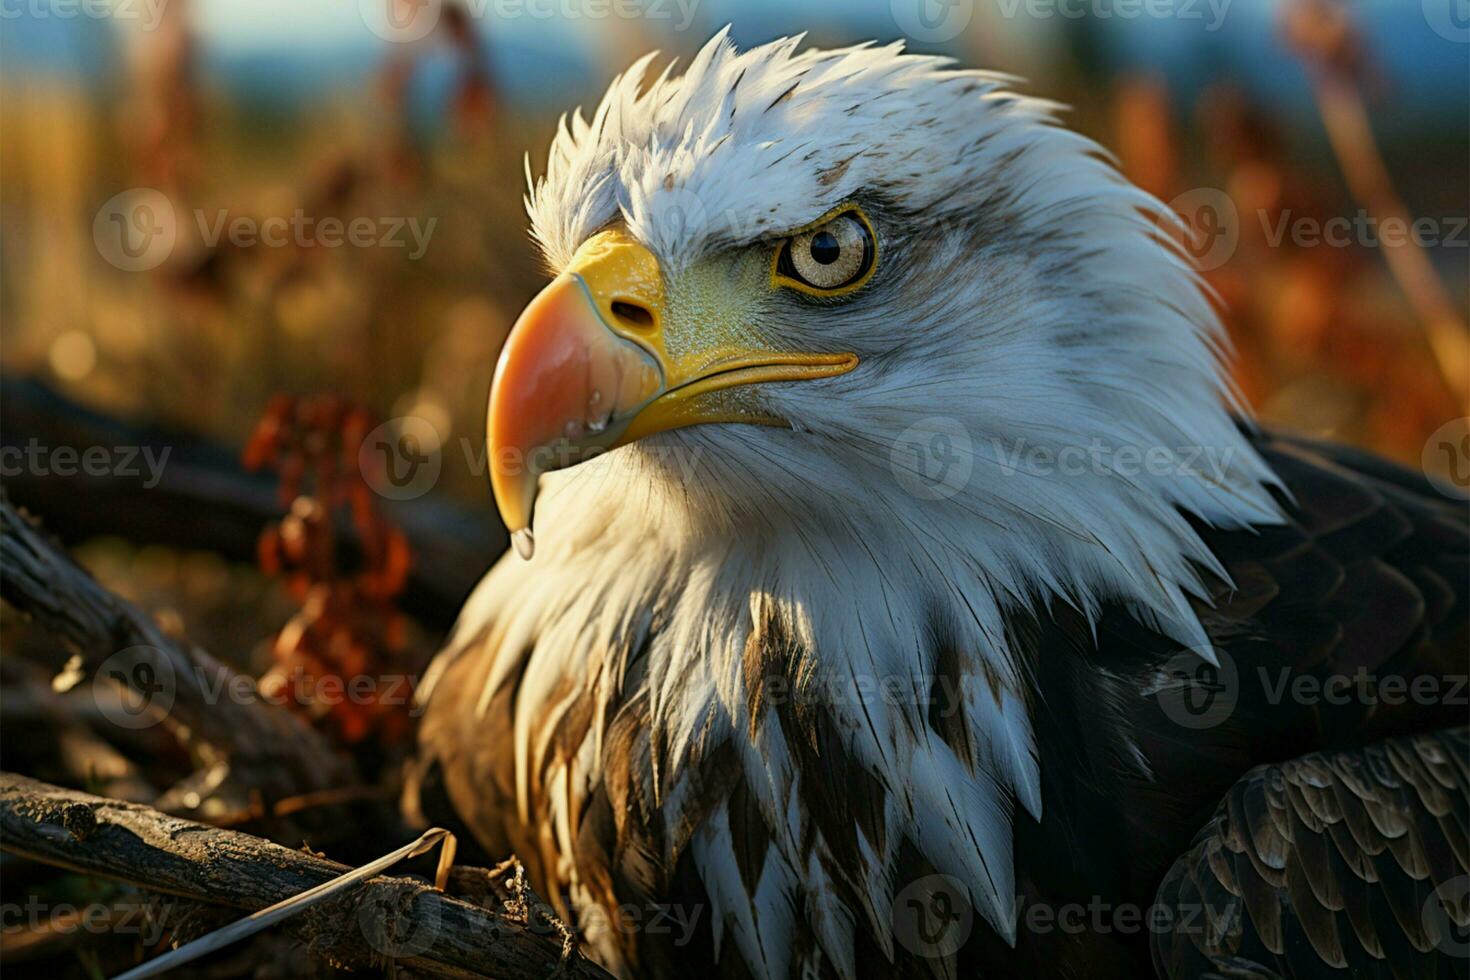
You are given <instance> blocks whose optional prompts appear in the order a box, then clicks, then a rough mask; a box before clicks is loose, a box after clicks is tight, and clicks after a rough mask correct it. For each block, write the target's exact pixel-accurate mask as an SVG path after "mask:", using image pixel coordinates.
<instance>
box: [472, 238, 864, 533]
mask: <svg viewBox="0 0 1470 980" xmlns="http://www.w3.org/2000/svg"><path fill="white" fill-rule="evenodd" d="M666 326H667V316H666V309H665V303H664V285H663V276H662V274H661V272H660V270H659V266H658V260H657V259H655V258H654V256H653V253H651V252H650V251H649V250H648V249H646V248H644V247H643V246H642V245H640V244H638V243H637V242H636V241H634V240H633V239H632V238H631V237H629V236H628V235H627V234H626V233H624V232H621V231H605V232H602V233H600V234H598V235H595V236H593V237H592V238H590V239H589V240H588V241H587V242H586V243H585V244H584V245H583V246H582V247H581V248H580V249H579V250H578V251H577V254H576V255H575V256H573V257H572V261H571V264H570V265H568V267H567V269H566V271H565V272H563V273H562V274H561V275H559V276H557V277H556V278H555V279H553V280H552V281H551V283H550V284H549V285H548V286H547V287H546V288H545V289H543V290H542V291H541V292H540V294H538V295H537V296H536V298H535V299H533V300H531V302H530V304H529V305H528V306H527V307H526V309H525V310H524V311H523V312H522V313H521V315H520V317H519V319H517V320H516V323H515V326H514V327H512V328H511V332H510V335H509V337H507V338H506V341H505V347H504V348H503V349H502V350H501V353H500V361H499V363H498V364H496V366H495V380H494V382H493V383H492V386H491V389H490V408H489V418H488V425H487V438H488V440H489V450H490V457H489V458H490V482H491V487H492V489H493V490H494V492H495V502H496V504H497V505H498V506H499V508H500V516H501V517H502V518H503V519H504V520H505V525H506V527H507V528H509V529H510V531H511V532H512V534H513V535H515V538H516V542H517V549H518V550H520V551H521V553H522V555H523V556H528V553H529V541H530V538H529V528H530V526H531V517H532V512H533V508H534V506H535V500H536V486H537V482H538V481H539V479H540V477H541V474H543V473H546V472H549V471H551V470H555V469H560V468H562V467H564V466H571V465H573V464H574V463H578V462H581V461H582V460H584V459H587V458H589V457H591V456H593V455H596V454H597V453H599V452H602V451H606V450H608V449H613V448H616V447H618V446H622V445H626V444H627V443H630V442H633V441H634V440H637V439H641V438H643V437H644V436H647V435H651V434H653V433H655V432H663V431H666V430H668V429H676V428H680V427H683V426H687V425H697V424H699V423H702V422H733V421H741V422H764V423H768V424H777V425H784V424H786V423H785V422H784V421H783V420H780V419H771V418H759V417H753V416H751V415H748V414H739V415H736V414H733V413H731V412H729V411H721V410H718V409H715V408H712V407H710V405H709V400H708V399H701V398H700V396H702V395H706V394H708V393H710V392H714V391H720V390H722V389H725V388H731V387H735V386H737V385H750V384H756V383H759V382H765V381H801V380H807V379H812V378H827V377H832V376H834V375H838V374H845V373H846V372H848V371H851V370H852V369H853V368H854V367H856V366H857V363H858V359H857V357H856V356H855V355H853V354H792V353H785V352H775V351H765V350H757V349H752V348H750V347H745V346H741V345H739V344H738V343H734V342H731V341H729V340H727V339H726V338H724V337H723V336H721V334H722V331H719V330H716V331H714V334H715V342H714V343H713V345H711V346H710V347H709V348H708V349H704V350H698V351H690V352H687V353H684V354H683V355H681V356H679V357H671V356H670V354H669V348H668V345H667V343H666V340H667V338H666V334H665V328H666ZM731 332H732V333H733V331H731ZM517 532H520V533H517Z"/></svg>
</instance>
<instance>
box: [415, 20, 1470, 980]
mask: <svg viewBox="0 0 1470 980" xmlns="http://www.w3.org/2000/svg"><path fill="white" fill-rule="evenodd" d="M651 60H652V56H649V57H647V58H644V59H642V60H640V61H639V62H637V63H636V64H635V65H633V67H632V68H631V69H630V70H629V71H628V72H627V73H626V74H624V75H622V76H620V77H619V78H617V79H616V80H615V81H614V82H613V83H612V86H611V88H610V89H609V90H608V92H607V95H606V97H605V98H604V99H603V100H602V102H601V104H600V105H599V106H598V108H597V110H596V112H595V113H593V115H592V117H591V119H590V120H589V119H586V118H584V117H583V116H582V114H581V113H580V112H578V113H576V114H574V115H572V116H571V117H570V119H569V120H568V119H566V118H564V119H563V120H562V123H561V125H560V127H559V130H558V132H557V134H556V137H555V140H554V142H553V144H552V146H551V151H550V157H549V159H548V161H547V163H546V167H545V173H544V175H543V176H541V177H539V178H537V179H532V180H531V186H530V190H529V194H528V196H527V207H528V210H529V212H530V217H531V227H532V233H533V236H534V238H535V240H536V242H537V243H538V244H539V247H540V249H541V250H542V252H543V253H544V255H545V258H546V261H547V263H548V265H549V267H550V269H551V272H552V274H553V276H554V278H552V279H551V281H550V284H549V285H547V286H546V287H545V289H544V290H543V291H542V292H541V293H540V294H539V295H538V296H536V297H535V299H534V300H532V302H531V303H530V305H529V306H528V307H527V308H526V309H525V311H524V312H523V314H522V315H521V316H520V318H519V320H518V321H517V322H516V324H515V326H514V328H513V329H512V330H511V332H510V334H509V337H508V339H507V341H506V343H505V346H504V349H503V352H502V354H501V357H500V361H499V364H498V366H497V368H496V371H495V377H494V382H493V386H492V389H491V395H490V405H489V416H488V440H489V449H490V457H489V458H490V462H491V475H492V484H493V491H494V495H495V499H496V501H497V503H498V506H499V509H500V512H501V515H502V516H503V518H504V520H505V522H506V524H507V526H508V527H509V528H510V530H511V531H512V532H514V537H515V541H516V545H517V547H516V550H517V551H518V552H519V553H520V556H519V557H517V556H516V555H509V554H508V555H507V556H506V557H504V558H502V559H501V560H500V561H499V563H497V564H496V565H495V566H494V567H493V568H492V569H491V571H490V572H489V573H488V574H487V575H486V577H485V578H484V580H483V582H482V583H481V584H480V586H479V587H478V588H477V589H476V590H475V592H474V594H473V595H472V596H471V597H470V599H469V600H468V602H467V604H466V605H465V607H464V610H463V612H462V614H461V617H460V620H459V622H458V624H457V626H456V628H455V630H454V632H453V635H452V637H451V639H450V641H449V643H448V645H447V648H446V649H445V650H444V651H443V652H442V653H441V654H440V655H439V657H438V658H437V660H436V662H435V664H434V665H433V667H432V669H431V671H430V675H429V676H428V677H426V679H425V683H424V685H423V696H424V698H425V701H426V707H425V716H424V722H423V725H422V730H421V736H420V738H421V750H422V751H421V758H420V769H419V772H418V776H417V783H416V785H415V789H416V792H417V793H418V795H419V799H420V800H421V801H423V805H424V806H426V807H429V806H431V805H433V804H436V803H437V804H447V805H448V806H450V807H452V809H453V811H454V812H455V813H457V815H458V817H459V818H460V819H461V820H462V822H463V826H465V827H467V828H469V830H471V831H472V832H473V833H474V834H475V835H476V837H477V838H478V840H479V842H480V843H482V844H483V845H484V847H485V848H486V849H487V850H489V851H490V852H492V853H507V852H514V853H515V854H516V855H517V856H519V858H520V859H521V860H522V861H523V862H524V864H525V866H526V868H527V869H528V871H529V874H530V876H531V879H532V881H533V882H534V883H535V884H536V885H537V886H538V887H539V889H540V890H541V891H542V892H543V893H544V894H546V895H547V896H548V897H549V899H550V900H551V901H552V902H553V904H554V905H555V906H556V908H557V909H558V911H559V912H560V913H561V914H562V915H563V916H564V917H565V918H566V920H567V921H568V922H569V923H570V924H572V926H573V927H574V928H575V929H576V930H577V931H578V934H579V936H580V938H581V939H582V941H583V943H584V944H585V947H586V948H587V949H588V950H590V952H591V954H592V955H593V956H595V957H596V958H597V959H598V960H599V961H600V962H602V963H603V964H605V965H606V966H607V967H608V968H609V969H611V970H613V971H614V972H615V973H618V974H620V975H626V976H658V977H664V976H668V977H687V976H690V975H692V971H694V970H701V971H706V972H712V973H714V974H718V975H720V976H732V977H755V978H772V980H784V978H796V977H831V978H841V980H855V978H860V977H887V976H924V977H927V976H949V977H954V976H986V977H1032V976H1122V977H1138V976H1143V975H1147V974H1149V973H1156V974H1157V975H1159V976H1164V977H1196V976H1201V975H1219V976H1232V977H1235V976H1239V977H1245V976H1251V977H1258V976H1259V977H1269V976H1282V977H1288V976H1289V977H1305V976H1312V977H1317V976H1334V977H1336V976H1347V975H1352V976H1365V977H1366V976H1373V977H1390V976H1393V977H1404V976H1449V975H1451V974H1452V973H1454V972H1455V971H1456V970H1458V971H1459V975H1464V969H1465V966H1466V962H1467V961H1466V960H1465V959H1463V958H1457V957H1459V956H1463V954H1464V953H1465V951H1466V948H1467V947H1466V936H1465V929H1466V927H1467V925H1470V922H1467V917H1470V912H1467V906H1466V894H1467V891H1470V888H1467V885H1470V878H1467V877H1466V875H1467V866H1470V856H1467V844H1466V822H1467V806H1470V791H1467V786H1470V761H1467V735H1466V729H1465V727H1464V726H1465V722H1466V711H1465V707H1464V704H1465V700H1464V698H1465V692H1464V689H1463V678H1464V674H1465V668H1466V665H1465V659H1466V646H1467V636H1470V634H1467V620H1466V609H1467V579H1470V564H1467V542H1470V535H1467V520H1466V517H1467V513H1466V507H1465V505H1464V503H1463V502H1455V501H1451V500H1448V499H1446V498H1445V497H1443V496H1442V495H1439V494H1437V493H1436V492H1435V490H1434V489H1433V488H1432V487H1431V485H1430V484H1429V483H1428V482H1427V481H1425V480H1424V479H1423V478H1422V477H1420V476H1418V475H1417V474H1410V473H1408V472H1406V471H1401V470H1399V469H1396V468H1395V467H1393V466H1391V465H1389V464H1386V463H1384V462H1381V461H1379V460H1376V459H1373V458H1370V457H1367V456H1365V455H1361V454H1356V453H1353V452H1351V451H1348V450H1346V449H1342V448H1335V447H1331V446H1327V445H1320V444H1316V443H1313V442H1308V441H1304V440H1302V439H1297V438H1290V437H1286V436H1281V435H1275V434H1272V433H1270V432H1267V431H1264V430H1262V429H1260V428H1258V427H1255V426H1253V425H1251V424H1250V423H1248V422H1245V421H1243V420H1242V419H1241V415H1240V410H1239V406H1238V402H1237V399H1236V397H1235V395H1234V393H1233V392H1232V390H1231V388H1230V386H1229V384H1228V382H1227V381H1226V380H1225V379H1224V376H1223V373H1222V369H1221V359H1222V356H1223V347H1224V344H1223V340H1222V333H1221V328H1220V324H1219V322H1218V320H1217V316H1216V313H1215V312H1214V309H1213V307H1212V305H1211V301H1210V298H1209V296H1208V295H1207V291H1206V290H1205V289H1204V288H1203V287H1202V284H1201V282H1200V280H1199V279H1198V277H1197V276H1196V274H1195V273H1194V272H1193V271H1192V269H1191V266H1190V263H1189V262H1188V260H1187V259H1186V258H1185V257H1184V255H1183V254H1182V253H1181V251H1180V250H1179V249H1178V248H1177V247H1176V246H1175V245H1174V244H1172V242H1173V238H1172V237H1171V236H1170V235H1169V234H1168V233H1167V226H1168V224H1169V222H1170V221H1171V220H1172V219H1171V218H1170V217H1169V215H1168V213H1167V211H1166V210H1165V209H1164V208H1163V206H1162V205H1160V203H1159V202H1158V201H1156V200H1155V199H1154V198H1152V197H1151V196H1149V195H1147V194H1145V193H1143V192H1142V191H1140V190H1139V189H1137V188H1136V187H1134V186H1132V185H1130V184H1129V183H1128V182H1127V181H1126V180H1125V179H1123V178H1122V177H1121V176H1120V175H1119V174H1118V172H1117V171H1116V170H1115V169H1114V168H1113V167H1112V166H1111V164H1110V163H1109V161H1108V158H1107V156H1106V154H1105V153H1104V152H1103V151H1102V150H1101V149H1100V148H1099V147H1098V146H1097V145H1095V144H1094V143H1092V142H1090V141H1089V140H1087V139H1085V138H1083V137H1081V136H1079V135H1076V134H1074V133H1072V132H1069V131H1067V130H1066V129H1064V128H1062V127H1061V126H1059V125H1057V124H1056V122H1055V121H1054V117H1055V114H1056V111H1057V106H1055V105H1053V104H1050V103H1047V102H1044V101H1040V100H1037V99H1034V98H1027V97H1023V96H1020V95H1017V94H1014V93H1013V92H1012V91H1010V90H1008V88H1007V85H1008V79H1006V78H1003V77H1001V76H998V75H995V74H992V73H987V72H981V71H969V70H960V69H958V68H956V67H954V66H953V65H952V64H951V63H950V62H949V61H948V60H946V59H941V58H936V57H928V56H920V55H914V54H908V53H905V52H903V51H902V49H901V47H900V46H899V45H892V46H887V47H877V46H870V45H864V46H859V47H854V48H848V49H844V50H832V51H822V50H803V49H802V48H801V39H800V38H787V39H783V40H778V41H776V42H774V43H771V44H767V45H765V46H762V47H757V48H754V49H751V50H747V51H744V52H740V51H737V50H736V49H735V47H734V46H733V45H732V43H731V42H730V41H729V39H728V38H727V36H726V34H725V33H721V34H719V35H718V36H716V37H715V38H714V39H712V40H711V41H710V42H709V43H708V44H707V45H706V46H704V47H703V48H702V50H701V51H700V52H699V53H698V55H697V56H696V57H695V58H694V59H693V60H692V62H690V63H689V64H688V66H687V68H686V69H685V70H684V71H683V73H682V74H676V73H675V72H674V71H673V70H672V67H673V66H670V68H668V69H665V70H664V71H663V72H662V73H661V74H659V75H658V76H657V77H652V76H650V75H649V74H648V68H649V65H650V62H651ZM527 169H528V179H530V175H529V169H530V167H529V164H528V168H527ZM533 517H534V534H535V537H534V539H533V538H532V537H531V533H532V524H533ZM533 545H534V547H533ZM1457 682H1458V686H1457ZM1436 971H1438V972H1436Z"/></svg>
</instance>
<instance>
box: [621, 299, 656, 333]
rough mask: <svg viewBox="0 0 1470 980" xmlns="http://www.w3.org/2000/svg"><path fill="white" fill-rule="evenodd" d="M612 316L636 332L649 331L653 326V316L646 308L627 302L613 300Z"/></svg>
mask: <svg viewBox="0 0 1470 980" xmlns="http://www.w3.org/2000/svg"><path fill="white" fill-rule="evenodd" d="M612 315H613V316H615V317H617V318H618V319H619V320H621V321H622V322H623V323H625V324H627V325H628V326H630V327H632V328H634V329H636V330H647V329H649V328H650V327H652V326H653V314H652V313H650V312H649V310H648V308H647V307H646V306H640V305H639V304H637V303H629V302H627V301H626V300H621V299H616V300H613V303H612Z"/></svg>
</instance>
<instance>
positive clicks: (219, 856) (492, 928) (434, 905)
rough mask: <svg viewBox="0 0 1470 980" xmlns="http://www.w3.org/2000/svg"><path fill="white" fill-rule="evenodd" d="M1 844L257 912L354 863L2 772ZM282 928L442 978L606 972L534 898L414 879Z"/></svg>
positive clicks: (358, 894)
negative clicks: (479, 893) (495, 900)
mask: <svg viewBox="0 0 1470 980" xmlns="http://www.w3.org/2000/svg"><path fill="white" fill-rule="evenodd" d="M0 849H3V850H5V851H6V852H9V853H13V854H19V855H23V856H25V857H29V858H32V859H34V860H37V861H42V862H45V863H48V864H53V865H57V866H60V867H65V868H70V869H72V870H75V871H79V872H83V873H87V874H96V875H100V876H103V877H106V878H113V879H116V880H120V881H125V882H130V883H132V884H134V885H137V886H139V887H142V888H146V889H149V890H150V891H157V892H162V893H164V894H168V895H175V896H179V897H182V898H186V899H190V900H193V901H198V902H203V903H208V904H211V905H216V906H226V907H229V908H233V909H240V910H245V911H250V912H253V911H256V910H259V909H262V908H265V907H267V906H269V905H272V904H274V903H276V902H279V901H281V900H282V899H285V898H288V897H290V896H292V895H295V894H298V893H300V892H303V891H305V890H307V889H308V888H314V887H316V886H318V885H321V884H323V883H324V882H327V881H329V880H331V879H333V878H336V877H338V876H340V875H342V874H345V873H346V872H348V871H349V870H351V869H350V868H348V867H346V866H344V865H340V864H337V863H336V862H333V861H328V860H326V859H324V858H320V857H316V856H315V855H312V854H309V853H303V852H300V851H293V850H291V849H289V848H286V847H282V846H281V845H279V844H274V843H272V842H270V841H268V840H264V839H262V838H259V837H253V836H251V835H249V834H242V833H239V832H237V831H231V830H223V829H220V828H217V827H210V826H208V825H205V824H198V823H193V822H192V821H188V820H181V819H179V818H176V817H171V816H168V815H167V814H164V813H160V812H159V811H157V810H153V809H150V808H149V807H145V806H141V805H138V804H133V803H124V802H121V801H117V800H107V799H103V798H101V797H96V796H89V795H87V794H85V793H78V792H74V791H72V790H67V789H61V788H59V787H56V786H51V785H48V784H46V783H41V782H37V781H35V780H32V779H28V778H26V777H24V776H17V775H13V774H10V773H0ZM283 928H285V929H287V930H288V931H289V932H290V933H291V934H292V935H293V936H294V937H295V938H297V939H300V940H301V941H303V942H305V943H308V944H309V945H310V947H311V949H312V950H313V952H315V953H317V954H319V955H322V956H324V957H326V958H327V959H329V960H332V961H334V962H337V963H340V964H342V965H344V966H349V967H368V966H375V965H380V964H381V963H383V962H384V961H385V960H393V961H395V962H396V963H398V964H400V965H402V966H405V967H410V968H413V969H416V970H419V971H422V972H424V973H428V974H432V975H436V976H448V977H464V976H492V977H499V978H506V980H532V978H535V980H542V978H545V977H547V976H549V975H551V974H552V973H553V972H555V973H557V975H559V976H563V977H570V978H574V980H608V978H609V974H607V973H606V972H605V971H603V970H602V969H601V968H600V967H598V966H597V965H596V964H594V963H592V962H591V961H589V960H587V959H586V958H585V957H583V956H582V955H581V953H580V952H579V951H577V950H576V949H575V947H573V946H571V944H570V943H569V941H568V940H567V939H566V937H565V936H564V935H563V933H562V932H561V931H560V930H559V929H557V928H556V927H555V924H554V923H551V922H548V921H547V920H545V919H544V918H543V917H542V916H540V915H538V914H537V913H536V911H535V909H534V907H533V906H532V905H531V904H530V903H527V902H522V903H520V907H519V908H506V909H504V910H498V909H488V908H482V907H480V906H477V905H472V904H470V903H469V902H465V901H461V900H459V899H456V898H452V897H450V896H449V895H446V894H444V893H443V892H439V891H436V890H434V889H433V888H431V887H429V886H428V885H426V884H425V883H423V882H421V881H418V880H417V879H413V878H407V877H396V876H394V877H390V876H382V877H378V878H373V879H371V880H370V881H368V882H366V883H365V884H363V885H361V886H360V887H358V888H357V889H355V890H354V891H352V892H350V893H348V894H345V895H343V896H341V897H340V898H334V899H332V900H329V901H326V902H323V903H322V904H320V905H317V906H313V907H312V908H310V909H308V910H306V911H305V912H303V913H301V915H300V916H298V917H297V918H294V919H291V920H288V921H287V922H286V923H284V924H283Z"/></svg>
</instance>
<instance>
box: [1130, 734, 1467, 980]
mask: <svg viewBox="0 0 1470 980" xmlns="http://www.w3.org/2000/svg"><path fill="white" fill-rule="evenodd" d="M1467 759H1470V734H1467V730H1466V729H1464V728H1458V729H1449V730H1446V731H1442V732H1432V733H1425V734H1419V735H1411V736H1405V737H1402V738H1395V739H1387V740H1385V741H1382V742H1376V743H1374V744H1372V745H1368V746H1364V747H1362V748H1356V749H1347V750H1343V751H1340V752H1331V753H1312V754H1309V755H1306V756H1303V757H1301V758H1299V759H1293V760H1291V761H1289V762H1284V763H1281V764H1279V765H1269V766H1261V767H1260V768H1257V769H1254V770H1252V771H1251V772H1250V773H1249V774H1247V775H1246V776H1245V778H1243V779H1241V780H1240V781H1239V782H1237V783H1236V784H1235V785H1234V786H1233V787H1231V789H1230V792H1229V793H1228V794H1227V795H1226V798H1225V800H1224V802H1222V803H1221V804H1220V806H1219V808H1218V809H1217V810H1216V811H1215V815H1214V817H1213V818H1212V819H1211V820H1210V821H1209V822H1208V823H1207V824H1206V825H1205V827H1204V829H1203V830H1202V831H1201V832H1200V834H1199V835H1198V837H1197V838H1196V839H1195V842H1194V845H1193V846H1192V847H1191V848H1190V849H1189V850H1188V851H1187V852H1186V853H1185V854H1184V856H1183V857H1181V858H1180V859H1179V860H1178V861H1176V862H1175V863H1174V866H1173V867H1172V868H1170V870H1169V872H1168V874H1167V875H1166V876H1165V878H1164V882H1163V884H1162V885H1161V886H1160V888H1159V894H1158V902H1159V904H1160V905H1161V906H1163V907H1165V908H1168V909H1171V910H1172V911H1173V920H1174V921H1175V922H1179V923H1188V922H1193V923H1201V922H1204V921H1210V922H1219V923H1224V924H1225V925H1224V928H1222V929H1219V930H1212V929H1208V928H1185V927H1180V928H1176V929H1171V930H1163V931H1158V932H1156V933H1155V934H1154V937H1153V952H1154V965H1155V968H1156V969H1157V971H1158V973H1159V975H1160V976H1161V977H1165V978H1169V980H1176V978H1191V980H1192V978H1196V977H1203V976H1210V975H1214V974H1218V975H1228V973H1227V970H1226V968H1227V966H1228V967H1229V968H1230V969H1238V968H1240V967H1241V966H1242V965H1247V964H1248V965H1250V967H1251V968H1252V969H1254V970H1256V971H1257V973H1258V974H1259V975H1262V976H1279V977H1283V978H1306V977H1347V976H1353V977H1384V978H1395V980H1408V978H1421V977H1450V976H1465V975H1466V972H1467V970H1470V959H1467V957H1470V905H1467V903H1466V901H1465V899H1466V896H1467V893H1470V865H1467V864H1466V862H1465V861H1464V857H1465V855H1464V853H1463V850H1461V851H1460V852H1458V853H1457V851H1456V848H1455V845H1454V843H1452V838H1455V837H1458V838H1459V839H1460V840H1463V838H1464V832H1465V825H1466V820H1467V817H1470V812H1467V811H1470V765H1467ZM1344 831H1346V832H1344ZM1201 907H1204V908H1206V909H1207V910H1208V914H1207V915H1206V916H1201V915H1199V914H1198V910H1200V909H1201Z"/></svg>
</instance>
